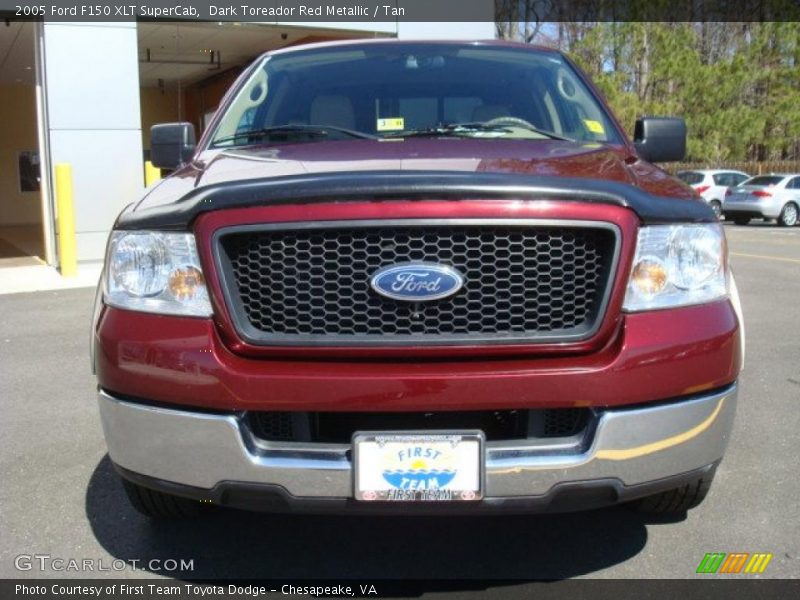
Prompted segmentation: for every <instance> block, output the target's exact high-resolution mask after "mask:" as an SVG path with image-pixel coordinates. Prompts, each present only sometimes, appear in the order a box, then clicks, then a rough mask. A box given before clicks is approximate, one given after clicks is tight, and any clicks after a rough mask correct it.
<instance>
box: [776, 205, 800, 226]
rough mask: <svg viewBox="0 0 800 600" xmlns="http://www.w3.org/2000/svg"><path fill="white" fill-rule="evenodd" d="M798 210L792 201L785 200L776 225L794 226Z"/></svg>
mask: <svg viewBox="0 0 800 600" xmlns="http://www.w3.org/2000/svg"><path fill="white" fill-rule="evenodd" d="M797 219H798V211H797V205H796V204H795V203H794V202H787V203H786V205H785V206H784V207H783V210H781V215H780V216H779V217H778V225H781V226H782V227H794V226H795V225H797Z"/></svg>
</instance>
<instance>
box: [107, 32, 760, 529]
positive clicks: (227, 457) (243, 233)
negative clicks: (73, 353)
mask: <svg viewBox="0 0 800 600" xmlns="http://www.w3.org/2000/svg"><path fill="white" fill-rule="evenodd" d="M151 137H152V144H151V157H152V158H151V159H152V161H153V163H154V164H155V165H156V166H158V167H160V168H162V169H165V170H168V171H171V174H170V175H169V176H168V177H166V178H165V179H164V180H163V181H161V182H160V183H158V184H156V185H154V186H151V187H150V188H149V189H148V190H147V191H146V193H145V195H144V197H143V198H142V199H141V200H139V201H138V202H135V203H133V204H131V205H130V206H128V207H127V208H125V209H124V210H123V211H122V213H121V214H120V215H119V218H118V219H117V221H116V223H115V225H114V230H113V232H112V233H111V236H110V239H109V243H108V254H107V259H106V263H105V270H104V274H103V277H102V281H101V284H100V287H99V289H98V294H97V300H96V306H95V311H94V322H93V330H92V363H93V367H94V370H95V372H96V374H97V380H98V393H99V408H100V416H101V419H102V423H103V428H104V432H105V437H106V440H107V443H108V451H109V456H110V458H111V461H112V462H113V464H114V466H115V468H116V469H117V471H118V472H119V474H120V475H121V476H122V479H123V482H124V485H125V489H126V491H127V493H128V496H129V498H130V500H131V502H132V503H133V504H134V506H135V507H136V508H137V509H138V510H140V511H141V512H143V513H145V514H147V515H150V516H154V517H172V516H181V515H189V514H194V513H196V512H198V511H200V510H202V509H203V506H204V505H205V504H209V503H210V504H218V505H223V506H234V507H245V508H252V509H257V510H269V511H310V512H357V513H364V514H369V513H387V512H388V513H401V514H419V513H434V514H437V513H443V514H450V513H462V514H463V513H468V514H472V513H479V512H504V511H518V512H522V511H531V512H535V511H567V510H575V509H580V508H588V507H594V506H602V505H607V504H613V503H619V502H631V504H632V505H635V506H638V507H639V509H641V510H646V511H655V512H683V511H685V510H687V509H689V508H691V507H693V506H695V505H696V504H698V503H699V502H700V501H701V500H702V499H703V497H704V496H705V495H706V493H707V491H708V489H709V486H710V484H711V480H712V478H713V476H714V473H715V469H716V467H717V465H718V464H719V462H720V460H721V459H722V456H723V453H724V451H725V447H726V445H727V443H728V438H729V435H730V432H731V427H732V422H733V417H734V411H735V406H736V395H737V378H738V375H739V371H740V368H741V364H742V361H743V355H744V352H743V333H742V322H741V311H740V309H739V303H738V296H737V293H736V287H735V283H734V281H733V278H732V276H731V273H730V270H729V266H728V258H727V248H726V242H725V234H724V232H723V229H722V227H721V226H720V224H719V223H718V222H717V220H716V218H715V216H714V213H713V211H712V210H711V209H710V208H709V207H708V206H707V205H706V204H705V203H704V202H703V201H702V200H700V199H698V198H697V197H696V195H695V194H694V192H692V190H690V189H689V188H688V187H686V186H685V185H684V184H683V183H681V182H680V181H678V180H677V179H674V178H672V177H671V176H669V175H668V174H667V173H666V172H664V171H663V170H661V169H659V168H657V167H655V166H653V164H652V163H654V162H659V161H670V160H679V159H681V158H682V157H683V155H684V153H685V146H686V127H685V125H684V123H683V121H682V120H681V119H678V118H667V117H661V118H657V117H644V118H640V119H639V120H638V121H637V123H636V129H635V134H634V140H633V141H631V140H630V139H628V138H627V137H626V135H625V133H624V131H623V129H622V128H621V127H620V125H619V123H618V122H617V121H616V120H615V118H614V117H613V116H612V115H611V113H610V111H609V109H608V107H607V106H606V104H605V103H604V101H603V100H602V98H601V97H600V94H599V93H598V92H597V90H596V89H595V88H594V87H593V85H592V83H591V82H590V81H589V80H588V79H587V77H586V76H585V75H584V74H582V73H581V71H580V70H579V69H578V68H577V67H576V66H575V65H574V64H573V63H572V62H571V61H570V60H569V59H568V58H567V57H565V56H563V55H562V54H560V53H558V52H556V51H553V50H547V49H543V48H534V47H531V46H525V45H518V44H512V43H503V42H475V43H472V42H424V43H423V42H402V41H395V40H390V41H369V42H364V41H353V42H344V43H334V44H317V45H309V46H303V47H296V48H290V49H285V50H279V51H276V52H271V53H268V54H266V55H264V56H262V57H261V58H259V59H258V60H257V61H256V62H255V63H254V64H253V65H252V66H250V67H249V68H248V69H247V70H246V71H245V72H243V73H242V75H241V77H240V78H239V80H238V81H237V82H236V84H235V85H234V86H233V87H232V89H231V90H230V91H229V92H228V94H227V95H226V96H225V98H224V99H223V100H222V102H221V103H220V107H219V109H218V110H217V112H216V114H215V116H214V117H213V119H212V121H211V123H210V124H209V125H208V128H207V130H206V131H205V133H204V134H203V136H202V137H201V139H200V140H199V141H198V142H197V143H195V137H194V129H193V127H192V125H191V124H188V123H171V124H164V125H157V126H155V127H153V130H152V133H151ZM633 501H635V502H633Z"/></svg>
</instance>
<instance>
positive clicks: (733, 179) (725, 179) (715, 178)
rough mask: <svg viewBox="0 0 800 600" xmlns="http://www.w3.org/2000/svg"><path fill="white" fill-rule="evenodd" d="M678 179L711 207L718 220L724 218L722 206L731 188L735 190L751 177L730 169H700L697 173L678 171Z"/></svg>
mask: <svg viewBox="0 0 800 600" xmlns="http://www.w3.org/2000/svg"><path fill="white" fill-rule="evenodd" d="M677 176H678V179H680V180H681V181H683V182H684V183H686V184H687V185H689V186H691V187H692V189H694V191H695V192H697V193H698V194H700V195H701V196H702V197H703V200H705V201H706V202H708V203H709V204H710V205H711V208H713V209H714V212H715V213H716V215H717V218H720V217H722V205H723V203H724V202H725V194H726V193H727V191H728V189H729V188H734V187H736V186H737V185H739V184H741V183H742V182H744V181H745V180H747V179H750V175H748V174H747V173H744V172H742V171H732V170H730V169H700V170H696V171H678V173H677Z"/></svg>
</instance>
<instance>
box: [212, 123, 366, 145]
mask: <svg viewBox="0 0 800 600" xmlns="http://www.w3.org/2000/svg"><path fill="white" fill-rule="evenodd" d="M331 132H335V133H341V134H344V135H346V136H348V137H352V138H358V139H365V140H374V139H376V137H375V136H374V135H370V134H368V133H362V132H360V131H353V130H352V129H345V128H344V127H335V126H333V125H276V126H274V127H261V128H258V129H246V130H244V131H238V132H236V133H234V134H233V135H226V136H224V137H221V138H219V139H216V140H214V142H213V144H214V146H218V145H219V144H224V143H225V142H233V141H236V140H240V139H250V138H256V139H270V138H275V137H281V136H283V137H286V136H289V135H293V134H301V135H306V136H308V137H312V138H326V137H329V136H330V133H331Z"/></svg>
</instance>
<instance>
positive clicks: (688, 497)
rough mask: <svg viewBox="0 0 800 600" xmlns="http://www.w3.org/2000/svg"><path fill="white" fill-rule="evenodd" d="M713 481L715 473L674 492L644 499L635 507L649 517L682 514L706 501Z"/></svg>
mask: <svg viewBox="0 0 800 600" xmlns="http://www.w3.org/2000/svg"><path fill="white" fill-rule="evenodd" d="M712 481H714V471H711V472H709V473H706V474H705V475H704V476H703V477H700V478H698V479H695V480H694V481H692V482H691V483H687V484H686V485H683V486H681V487H679V488H675V489H674V490H667V491H666V492H661V493H659V494H653V495H652V496H647V497H645V498H642V499H641V500H638V501H637V502H636V503H635V504H634V506H635V508H636V510H637V511H639V512H640V513H645V514H648V515H675V514H682V513H685V512H686V511H687V510H689V509H691V508H694V507H695V506H698V505H699V504H700V503H701V502H702V501H703V500H705V497H706V496H707V495H708V490H710V489H711V482H712Z"/></svg>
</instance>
